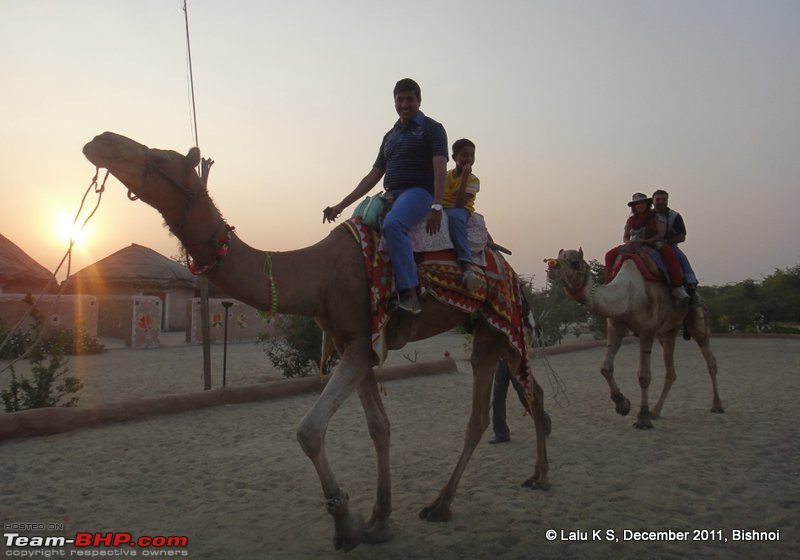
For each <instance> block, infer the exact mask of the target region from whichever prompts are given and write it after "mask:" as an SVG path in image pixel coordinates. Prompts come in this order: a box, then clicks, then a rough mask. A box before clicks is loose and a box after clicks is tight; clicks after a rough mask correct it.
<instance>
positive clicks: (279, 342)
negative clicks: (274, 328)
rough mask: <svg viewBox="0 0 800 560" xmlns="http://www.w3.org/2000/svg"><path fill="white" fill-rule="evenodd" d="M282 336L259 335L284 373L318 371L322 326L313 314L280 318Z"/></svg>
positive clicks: (267, 351)
mask: <svg viewBox="0 0 800 560" xmlns="http://www.w3.org/2000/svg"><path fill="white" fill-rule="evenodd" d="M279 321H280V322H281V332H282V336H280V337H273V336H267V335H263V334H262V335H260V336H259V338H258V343H259V344H260V345H262V346H263V349H264V352H265V353H266V354H267V357H268V358H269V360H270V361H271V362H272V365H274V366H275V367H276V368H278V369H279V370H281V371H282V372H283V375H284V377H307V376H309V375H312V374H317V373H319V360H320V357H321V355H322V330H321V329H320V328H319V326H318V325H317V324H316V322H314V320H313V319H312V318H310V317H295V316H286V317H281V318H280V319H279Z"/></svg>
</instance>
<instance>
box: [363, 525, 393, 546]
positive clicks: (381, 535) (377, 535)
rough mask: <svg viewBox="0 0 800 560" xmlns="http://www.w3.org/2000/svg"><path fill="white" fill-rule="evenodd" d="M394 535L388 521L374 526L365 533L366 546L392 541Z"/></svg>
mask: <svg viewBox="0 0 800 560" xmlns="http://www.w3.org/2000/svg"><path fill="white" fill-rule="evenodd" d="M392 537H394V533H392V529H391V527H389V523H388V522H387V521H381V522H380V523H375V524H373V525H372V526H371V527H370V528H369V529H367V530H366V531H364V542H365V543H366V544H378V543H382V542H386V541H390V540H392Z"/></svg>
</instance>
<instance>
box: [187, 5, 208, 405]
mask: <svg viewBox="0 0 800 560" xmlns="http://www.w3.org/2000/svg"><path fill="white" fill-rule="evenodd" d="M183 15H184V20H185V21H186V53H187V56H188V59H189V89H190V91H191V94H192V122H193V124H194V145H195V146H198V147H199V146H200V138H199V136H198V134H197V106H196V105H195V102H194V71H193V70H192V45H191V43H190V41H189V10H188V8H187V7H186V0H183ZM200 175H201V176H200V178H201V179H203V176H202V168H201V174H200ZM208 307H209V306H208V279H207V278H206V277H205V276H201V277H200V334H201V336H202V339H203V389H205V390H206V391H208V390H209V389H211V325H210V322H209V309H208Z"/></svg>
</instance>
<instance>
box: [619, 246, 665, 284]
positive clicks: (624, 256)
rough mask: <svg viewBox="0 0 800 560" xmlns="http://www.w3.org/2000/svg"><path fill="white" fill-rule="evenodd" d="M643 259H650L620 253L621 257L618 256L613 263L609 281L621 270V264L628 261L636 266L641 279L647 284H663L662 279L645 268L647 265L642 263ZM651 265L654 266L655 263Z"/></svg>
mask: <svg viewBox="0 0 800 560" xmlns="http://www.w3.org/2000/svg"><path fill="white" fill-rule="evenodd" d="M645 258H646V259H648V260H650V257H648V256H646V255H640V254H639V253H622V254H621V255H618V256H617V259H616V260H615V261H614V268H613V269H612V270H611V279H612V280H613V279H614V277H615V276H616V275H617V274H618V273H619V269H620V268H622V264H623V263H624V262H625V261H629V260H630V261H633V262H634V264H636V267H637V268H638V269H639V272H640V273H641V274H642V277H643V278H644V279H645V280H647V281H648V282H664V278H662V277H661V276H655V275H654V274H653V273H652V272H651V271H650V269H648V268H647V265H646V264H645V262H644V259H645ZM653 264H654V265H655V263H653Z"/></svg>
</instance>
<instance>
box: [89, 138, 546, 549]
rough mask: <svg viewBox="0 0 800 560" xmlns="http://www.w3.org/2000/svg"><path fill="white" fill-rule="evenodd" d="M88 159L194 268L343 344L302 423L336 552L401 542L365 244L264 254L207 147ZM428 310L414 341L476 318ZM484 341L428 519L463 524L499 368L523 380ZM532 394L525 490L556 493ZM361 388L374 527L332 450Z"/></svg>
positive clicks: (498, 340) (127, 144)
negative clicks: (143, 208)
mask: <svg viewBox="0 0 800 560" xmlns="http://www.w3.org/2000/svg"><path fill="white" fill-rule="evenodd" d="M83 153H84V155H85V156H86V157H87V159H89V161H90V162H91V163H93V164H94V165H95V166H97V167H98V168H101V167H102V168H106V169H108V170H109V172H110V173H111V174H112V175H114V176H115V177H116V178H117V179H118V180H119V181H120V182H121V183H122V184H123V185H124V186H125V187H127V188H128V196H129V197H130V198H132V199H136V198H139V199H141V200H142V201H143V202H145V203H147V204H149V205H150V206H152V207H153V208H155V209H156V210H158V211H159V212H160V213H161V215H162V217H163V218H164V221H165V224H166V225H167V227H168V228H169V230H170V231H171V232H172V233H173V234H174V235H175V236H176V237H177V238H178V240H179V241H180V242H181V243H182V245H183V247H184V248H185V250H186V252H187V254H188V256H189V257H191V258H192V259H193V260H194V263H195V266H194V268H195V269H196V270H197V271H198V272H200V273H205V274H206V275H207V277H208V278H209V280H210V281H211V282H213V283H214V284H215V285H216V286H218V287H219V288H221V289H223V290H224V291H225V292H226V293H227V294H228V295H229V296H231V297H233V298H236V299H238V300H240V301H243V302H245V303H247V304H249V305H252V306H254V307H256V308H258V309H261V310H264V311H265V312H268V313H285V314H297V315H305V316H311V317H313V318H314V319H315V320H316V321H317V323H318V324H319V325H320V327H321V328H322V329H323V331H324V332H325V334H326V336H329V337H330V338H331V339H332V341H333V343H334V346H335V347H336V349H337V351H338V353H339V355H340V357H341V360H340V362H339V364H338V365H337V367H336V368H335V370H334V371H333V372H332V373H331V375H330V377H329V379H328V381H327V383H326V384H325V387H324V389H323V390H322V393H321V395H320V396H319V398H318V400H317V401H316V402H315V403H314V405H313V406H312V407H311V409H310V410H309V411H308V413H307V414H306V415H305V416H304V417H303V419H302V420H301V421H300V424H299V426H298V428H297V439H298V441H299V443H300V446H301V448H302V449H303V451H304V452H305V453H306V455H307V456H308V457H309V459H310V460H311V462H312V463H313V465H314V468H315V469H316V471H317V474H318V476H319V479H320V482H321V484H322V491H323V494H324V497H325V505H326V509H327V511H328V513H330V515H331V516H332V517H333V521H334V529H335V534H334V546H335V548H336V549H344V550H345V551H347V550H351V549H353V548H355V547H356V546H358V545H359V544H360V543H379V542H383V541H387V540H389V539H391V538H392V531H391V527H390V524H389V516H390V514H391V511H392V490H391V477H390V467H389V447H390V425H389V418H388V417H387V414H386V411H385V409H384V406H383V402H382V400H381V396H380V391H379V387H378V383H377V381H376V377H375V373H374V371H373V365H375V364H376V356H375V354H374V352H373V350H372V346H371V332H370V331H371V316H370V304H369V296H368V292H369V285H368V279H367V274H366V269H365V261H364V256H363V254H362V252H361V249H360V247H359V246H358V244H357V243H356V242H355V240H354V238H353V237H352V236H351V235H350V234H349V233H347V232H345V231H344V228H342V227H335V228H334V229H333V230H332V231H331V233H330V234H329V235H328V236H327V237H326V238H324V239H322V240H321V241H319V242H318V243H316V244H314V245H312V246H310V247H306V248H304V249H299V250H295V251H286V252H270V251H263V250H258V249H255V248H253V247H251V246H250V245H248V244H246V243H245V242H244V241H242V240H241V239H240V238H239V236H238V235H237V234H236V233H235V232H234V230H233V227H231V226H229V225H228V223H227V222H226V221H225V219H224V218H223V217H222V215H221V213H220V212H219V210H218V209H217V208H216V206H215V205H214V203H213V201H212V200H211V198H210V196H209V193H208V190H207V188H206V186H205V184H204V181H203V180H201V179H200V177H199V176H198V174H197V172H196V169H195V168H196V167H197V166H198V164H199V163H200V162H201V157H200V150H199V149H198V148H191V149H190V150H189V152H188V154H187V155H186V156H184V155H182V154H180V153H178V152H175V151H171V150H159V149H151V148H148V147H147V146H145V145H143V144H140V143H138V142H136V141H134V140H131V139H129V138H126V137H124V136H121V135H118V134H114V133H111V132H105V133H103V134H100V135H99V136H97V137H95V138H94V139H93V140H92V141H91V142H89V143H88V144H86V146H85V147H84V149H83ZM203 161H204V162H206V161H207V160H203ZM206 178H207V177H206ZM422 303H423V305H422V313H421V314H420V315H419V316H416V317H412V316H410V315H406V314H403V315H404V317H403V320H404V321H406V322H407V323H409V324H410V326H409V325H406V326H407V328H406V329H405V332H408V333H411V334H410V335H409V340H421V339H424V338H428V337H431V336H433V335H436V334H438V333H441V332H444V331H447V330H450V329H452V328H454V327H457V326H459V325H465V324H467V322H468V320H469V316H468V315H467V314H465V313H463V312H461V311H458V310H456V309H454V308H452V307H450V306H447V305H444V304H442V303H439V302H438V301H436V300H434V299H433V298H423V299H422ZM399 313H402V312H399ZM472 334H473V350H472V354H471V357H470V362H471V365H472V370H473V382H472V385H473V389H472V409H471V412H470V416H469V421H468V423H467V427H466V433H465V436H464V446H463V449H462V451H461V455H460V456H459V458H458V462H457V464H456V466H455V469H454V470H453V473H452V474H451V476H450V478H449V480H448V481H447V483H446V484H445V485H444V487H443V488H442V489H441V491H440V492H439V493H438V495H437V496H436V498H435V499H434V500H433V501H432V502H431V503H430V504H429V505H427V506H426V507H424V508H423V509H422V511H421V512H420V514H419V515H420V518H422V519H424V520H427V521H447V520H449V519H450V518H451V516H452V511H451V507H450V506H451V503H452V501H453V498H454V497H455V493H456V489H457V487H458V483H459V480H460V479H461V476H462V474H463V472H464V470H465V468H466V467H467V464H468V462H469V460H470V457H471V456H472V453H473V451H474V450H475V447H476V446H477V445H478V443H479V442H480V440H481V437H482V435H483V433H484V431H485V430H486V427H487V426H488V425H489V409H490V397H491V390H492V380H493V374H494V369H495V366H496V364H497V362H498V359H500V358H503V359H505V360H507V361H508V364H509V366H510V367H511V368H512V371H513V369H514V368H516V367H517V364H519V363H520V360H521V356H520V355H519V354H518V353H517V352H515V351H513V349H511V347H510V346H509V344H508V341H507V338H506V337H505V335H503V334H502V333H500V332H498V331H497V330H495V329H493V328H491V327H490V326H489V324H488V323H487V322H485V321H482V320H478V321H477V322H476V323H475V324H474V327H473V330H472ZM531 386H532V395H531V407H530V408H531V411H532V416H533V419H534V421H535V427H536V439H537V445H536V447H537V456H536V463H535V467H534V472H533V475H532V476H531V477H530V478H528V479H527V480H526V481H525V482H524V483H523V485H525V486H529V487H531V488H540V489H547V488H548V487H549V481H548V463H547V455H546V450H545V435H544V427H543V426H544V410H543V399H542V395H543V392H542V388H541V386H540V385H539V384H538V383H536V381H535V380H534V379H531ZM354 390H355V391H356V392H357V393H358V396H359V399H360V401H361V405H362V407H363V409H364V412H365V415H366V420H367V426H368V431H369V434H370V437H371V438H372V441H373V445H374V447H375V453H376V455H377V471H378V472H377V496H376V498H375V502H374V506H373V510H372V515H371V517H370V518H369V520H368V521H365V520H364V518H363V517H362V516H361V515H359V514H357V513H353V512H351V511H350V508H349V506H348V501H349V496H348V494H347V493H346V492H345V491H344V489H343V488H342V487H341V486H340V485H339V482H338V481H337V478H336V476H335V474H334V472H333V470H332V468H331V466H330V464H329V462H328V458H327V455H326V451H325V434H326V431H327V428H328V424H329V422H330V420H331V418H332V417H333V415H334V414H335V413H336V411H337V410H338V409H339V407H340V406H341V405H342V403H343V402H344V401H345V400H346V399H347V398H348V397H349V396H350V395H351V394H352V392H353V391H354Z"/></svg>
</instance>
